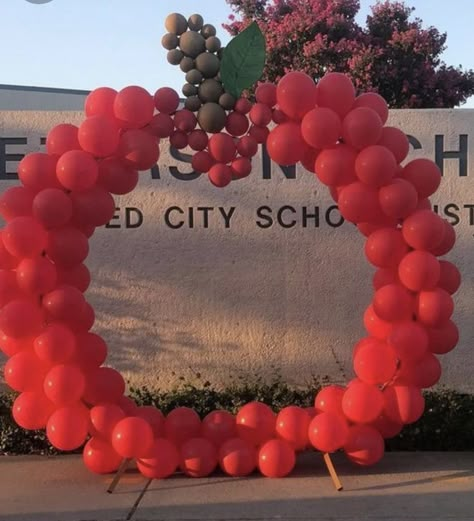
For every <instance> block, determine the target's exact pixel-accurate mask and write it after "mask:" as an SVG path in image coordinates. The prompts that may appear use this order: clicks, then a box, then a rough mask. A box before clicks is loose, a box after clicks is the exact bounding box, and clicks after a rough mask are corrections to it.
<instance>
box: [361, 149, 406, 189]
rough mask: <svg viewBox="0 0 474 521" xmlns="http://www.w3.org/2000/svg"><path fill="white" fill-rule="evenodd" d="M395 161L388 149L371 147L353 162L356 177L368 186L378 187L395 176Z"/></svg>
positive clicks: (364, 150) (362, 151)
mask: <svg viewBox="0 0 474 521" xmlns="http://www.w3.org/2000/svg"><path fill="white" fill-rule="evenodd" d="M396 170H397V161H396V160H395V156H394V155H393V154H392V152H390V150H389V149H388V148H385V147H383V146H380V145H372V146H368V147H366V148H364V149H363V150H361V151H360V152H359V155H358V156H357V159H356V162H355V171H356V174H357V177H358V178H359V180H360V181H362V182H363V183H365V184H367V185H369V186H375V187H380V186H383V185H386V184H387V183H389V182H390V181H391V180H392V178H393V177H394V176H395V172H396Z"/></svg>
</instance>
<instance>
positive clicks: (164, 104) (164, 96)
mask: <svg viewBox="0 0 474 521" xmlns="http://www.w3.org/2000/svg"><path fill="white" fill-rule="evenodd" d="M154 102H155V107H156V109H157V110H158V112H163V113H164V114H173V112H175V111H176V109H177V108H178V106H179V96H178V93H177V92H176V91H174V90H173V89H170V88H169V87H162V88H161V89H158V90H157V91H156V92H155V96H154Z"/></svg>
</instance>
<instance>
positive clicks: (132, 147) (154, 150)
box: [118, 129, 160, 170]
mask: <svg viewBox="0 0 474 521" xmlns="http://www.w3.org/2000/svg"><path fill="white" fill-rule="evenodd" d="M118 156H119V157H120V158H121V159H122V160H123V161H124V162H125V164H126V165H128V166H129V167H130V168H133V169H135V170H148V169H149V168H151V167H152V166H154V165H156V163H157V162H158V159H159V158H160V149H159V147H158V142H157V140H156V138H155V137H153V136H151V135H150V134H148V133H147V132H145V131H144V130H134V129H131V130H127V131H126V132H124V133H123V134H122V135H121V137H120V143H119V147H118Z"/></svg>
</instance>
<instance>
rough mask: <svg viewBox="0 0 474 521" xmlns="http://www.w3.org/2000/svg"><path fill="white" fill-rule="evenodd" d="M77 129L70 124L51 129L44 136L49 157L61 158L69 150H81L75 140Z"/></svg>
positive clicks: (62, 124) (77, 141)
mask: <svg viewBox="0 0 474 521" xmlns="http://www.w3.org/2000/svg"><path fill="white" fill-rule="evenodd" d="M78 130H79V128H78V127H76V125H71V124H70V123H61V124H60V125H56V126H55V127H53V128H52V129H51V130H50V131H49V132H48V135H47V136H46V151H47V152H48V154H50V155H56V156H62V155H63V154H65V153H66V152H69V151H70V150H81V145H80V144H79V140H78V138H77V133H78Z"/></svg>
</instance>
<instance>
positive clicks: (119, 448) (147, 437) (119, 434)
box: [112, 416, 153, 458]
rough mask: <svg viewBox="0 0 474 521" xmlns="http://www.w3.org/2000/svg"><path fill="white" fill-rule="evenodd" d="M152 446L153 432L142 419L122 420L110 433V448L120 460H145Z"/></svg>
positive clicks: (134, 417)
mask: <svg viewBox="0 0 474 521" xmlns="http://www.w3.org/2000/svg"><path fill="white" fill-rule="evenodd" d="M152 446H153V431H152V429H151V427H150V425H149V424H148V423H147V422H146V421H145V420H144V419H143V418H137V417H136V416H133V417H129V418H124V419H123V420H120V421H119V422H118V423H117V425H115V427H114V429H113V431H112V447H113V448H114V450H115V451H116V452H117V453H118V454H120V456H122V458H145V457H146V456H147V455H148V452H149V450H150V449H151V448H152Z"/></svg>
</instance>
